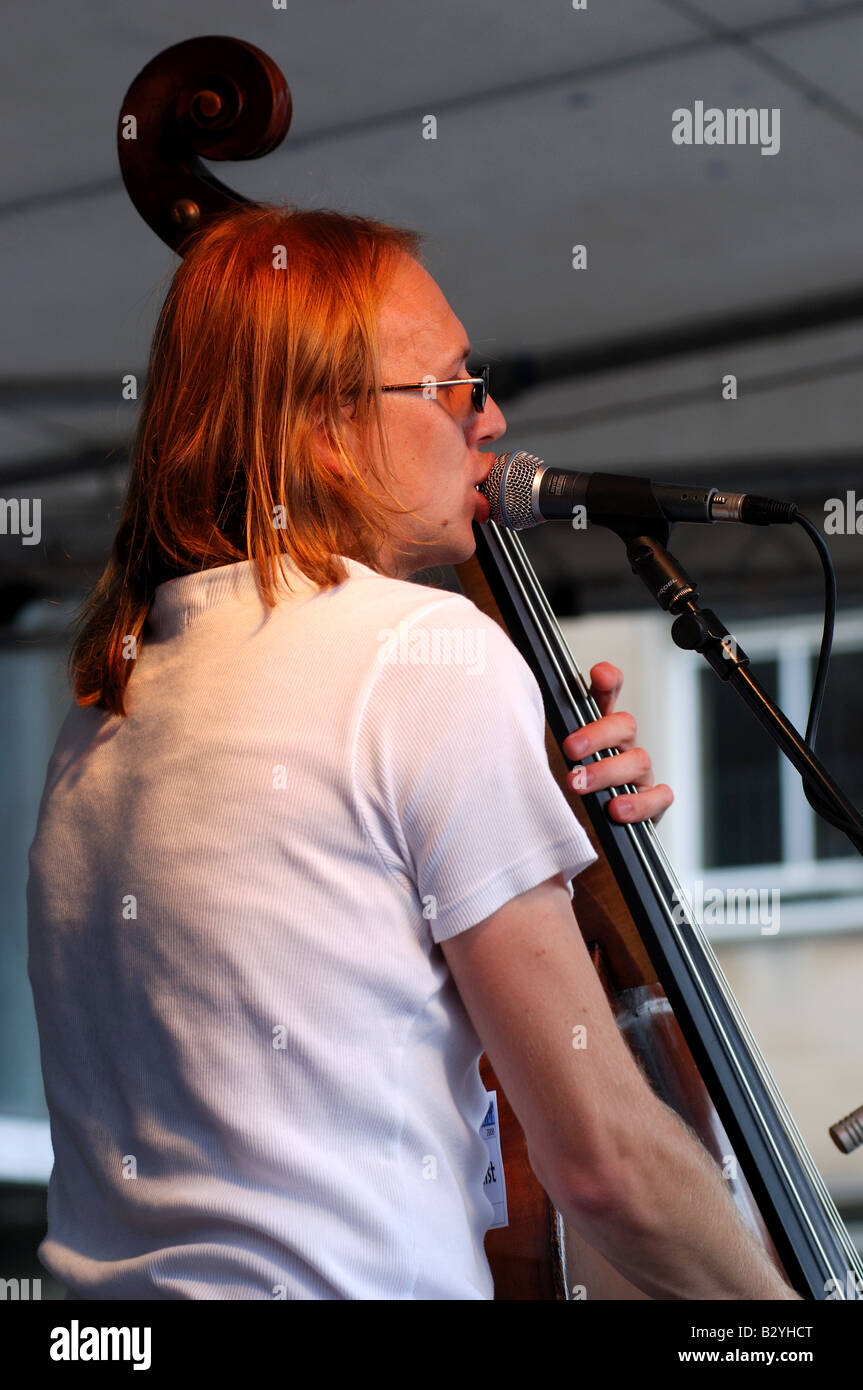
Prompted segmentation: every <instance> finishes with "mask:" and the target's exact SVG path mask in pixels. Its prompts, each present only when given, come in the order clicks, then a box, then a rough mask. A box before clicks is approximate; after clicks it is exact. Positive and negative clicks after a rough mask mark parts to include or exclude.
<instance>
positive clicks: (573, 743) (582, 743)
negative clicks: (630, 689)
mask: <svg viewBox="0 0 863 1390" xmlns="http://www.w3.org/2000/svg"><path fill="white" fill-rule="evenodd" d="M637 734H638V725H637V724H636V722H635V719H634V718H633V716H632V715H631V714H627V713H626V711H625V710H618V711H617V712H616V713H615V714H606V715H604V716H603V718H602V719H594V720H592V722H591V723H590V724H585V725H584V727H583V728H582V729H574V730H573V732H572V733H571V734H568V735H567V737H566V738H565V739H564V740H563V744H562V748H563V751H564V753H565V755H566V756H567V757H568V758H571V759H572V761H573V762H577V761H578V759H579V758H586V757H587V756H588V754H590V753H604V752H605V750H606V749H607V748H620V749H625V748H632V747H633V746H634V744H635V739H636V736H637Z"/></svg>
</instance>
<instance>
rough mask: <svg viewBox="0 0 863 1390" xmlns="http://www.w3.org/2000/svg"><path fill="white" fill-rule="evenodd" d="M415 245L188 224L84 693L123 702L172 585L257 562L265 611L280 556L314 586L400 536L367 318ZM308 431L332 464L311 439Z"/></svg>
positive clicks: (83, 650)
mask: <svg viewBox="0 0 863 1390" xmlns="http://www.w3.org/2000/svg"><path fill="white" fill-rule="evenodd" d="M419 247H420V237H419V236H418V235H417V233H415V232H412V231H409V230H407V229H406V228H402V227H392V226H389V225H387V224H385V223H381V222H376V221H373V220H371V219H370V218H364V217H351V216H346V215H343V214H341V213H338V212H333V211H330V210H328V209H313V210H305V211H303V210H297V209H292V208H290V207H285V206H276V205H272V204H264V205H261V204H256V205H253V206H241V207H239V208H238V209H237V210H235V211H231V212H229V213H227V214H226V215H224V216H222V217H219V218H218V219H217V220H216V221H214V222H213V223H211V224H209V225H208V226H207V227H206V228H204V229H203V230H202V231H201V232H200V233H199V234H198V236H197V237H196V239H195V241H194V243H193V244H192V246H191V248H190V249H189V250H188V251H187V254H186V256H185V258H184V259H183V261H182V263H181V264H180V266H179V267H178V269H177V271H176V273H175V275H174V277H173V280H172V282H171V286H170V288H169V291H168V294H167V296H166V299H165V303H164V305H163V308H162V311H161V314H160V316H159V321H158V324H157V327H156V331H155V334H154V337H153V344H152V349H151V353H150V363H149V369H148V375H147V383H146V387H145V390H144V393H143V398H142V402H141V410H140V415H139V418H138V424H137V429H136V432H135V438H134V443H133V446H132V457H131V471H130V476H129V482H128V489H127V494H126V500H125V506H124V509H123V514H122V517H121V520H120V523H119V527H118V530H117V535H116V537H115V540H114V543H113V546H112V549H111V553H110V557H109V559H108V562H107V564H106V566H105V569H104V572H103V573H102V575H101V577H100V579H99V580H98V582H97V583H96V584H95V586H94V587H93V589H92V591H91V592H90V594H89V595H88V596H87V597H86V598H85V600H84V602H83V604H82V605H81V610H80V612H79V614H78V615H77V617H76V618H75V620H74V622H73V629H74V635H73V644H72V647H71V650H70V653H69V662H68V670H69V676H70V680H71V681H72V685H73V690H74V694H75V698H76V700H77V702H78V704H79V705H85V706H86V705H97V706H99V707H100V708H102V709H105V710H107V711H110V712H111V713H113V714H117V715H125V714H126V713H127V709H126V700H125V694H126V686H127V684H128V681H129V678H130V674H131V672H132V670H133V669H134V660H133V659H130V658H132V657H134V656H137V655H138V654H139V653H140V648H141V644H142V635H143V629H144V625H145V622H146V618H147V613H148V611H149V608H150V604H151V602H152V600H153V596H154V593H155V589H156V587H157V585H159V584H161V583H163V582H165V581H166V580H168V579H173V578H176V577H178V576H179V575H182V574H189V573H192V572H195V571H200V570H203V569H209V568H212V567H213V566H216V565H229V564H233V563H236V562H237V561H241V560H253V561H254V562H255V564H256V567H257V575H258V584H259V591H260V593H261V597H262V599H263V600H264V601H265V602H266V603H267V604H268V605H269V606H270V607H273V606H274V605H275V603H276V602H277V593H276V583H277V578H278V580H280V581H283V582H284V583H285V584H286V586H287V587H290V586H289V585H288V582H287V578H286V576H285V574H284V570H283V568H282V564H281V561H280V556H281V555H282V554H285V553H286V554H287V555H288V556H289V557H290V559H291V560H292V561H293V562H294V563H295V565H296V566H297V567H298V568H299V569H300V570H301V571H302V572H303V573H304V574H305V575H306V576H307V577H308V578H309V579H310V580H311V581H312V582H314V583H315V584H318V585H320V586H321V587H324V588H326V587H330V586H332V585H335V584H339V583H341V582H342V581H343V580H344V579H346V578H347V567H346V566H345V564H344V562H343V560H341V559H340V558H339V557H340V556H341V555H349V556H351V557H352V558H354V559H356V560H358V561H360V562H361V563H363V564H367V565H369V567H370V568H373V569H378V568H379V559H378V557H379V552H380V548H381V546H382V544H383V542H384V541H385V540H389V541H390V543H392V542H393V538H394V537H395V544H396V547H398V540H399V538H400V537H399V531H398V526H397V524H395V523H394V521H393V516H394V515H395V514H397V513H398V514H401V515H405V514H406V513H407V509H406V508H403V507H402V508H399V507H397V506H395V507H394V506H392V505H391V503H390V502H388V501H387V500H386V498H385V497H384V496H382V495H381V493H382V492H383V493H385V494H386V496H387V497H389V498H390V499H392V493H391V492H390V491H389V489H388V487H387V476H388V470H389V459H388V453H387V449H386V441H385V437H384V431H383V424H382V418H381V411H380V392H379V388H380V386H381V377H380V351H379V343H378V333H377V321H378V313H379V309H380V304H381V299H382V297H383V294H384V292H385V289H386V287H387V285H388V283H389V280H390V277H391V275H392V272H393V270H394V269H395V266H396V264H397V262H398V259H399V257H400V256H401V255H409V256H413V257H414V258H416V259H419ZM346 408H347V409H346ZM321 426H322V427H323V430H324V432H325V438H326V441H327V443H328V444H329V447H330V449H331V450H332V454H333V456H334V457H335V458H336V459H337V460H338V461H339V465H340V466H339V468H338V470H336V469H334V468H332V467H331V466H329V465H328V463H327V462H326V460H325V459H324V458H322V457H321V452H320V450H319V449H317V448H315V447H313V441H314V439H315V432H316V428H320V427H321ZM351 427H353V428H351ZM349 429H350V434H349V433H348V430H349ZM373 440H374V444H373V442H372V441H373ZM375 484H377V485H378V486H377V487H376V486H375ZM411 515H412V513H411Z"/></svg>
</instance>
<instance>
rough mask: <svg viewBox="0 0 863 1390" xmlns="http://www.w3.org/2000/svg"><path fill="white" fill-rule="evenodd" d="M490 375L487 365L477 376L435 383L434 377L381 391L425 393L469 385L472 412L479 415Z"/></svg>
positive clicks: (483, 406) (483, 405)
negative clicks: (446, 387)
mask: <svg viewBox="0 0 863 1390" xmlns="http://www.w3.org/2000/svg"><path fill="white" fill-rule="evenodd" d="M490 373H491V366H490V365H489V364H486V366H484V367H480V375H479V376H459V377H456V378H455V380H454V381H437V380H436V379H435V378H434V377H430V378H429V379H428V380H426V381H411V382H408V383H407V385H403V386H382V387H381V391H427V390H428V388H429V387H430V386H433V387H434V388H435V390H436V389H437V387H438V386H469V385H471V386H473V391H472V392H471V398H472V400H473V407H474V410H476V411H477V412H478V413H479V414H482V412H483V411H484V410H485V403H486V401H487V400H488V384H489V375H490Z"/></svg>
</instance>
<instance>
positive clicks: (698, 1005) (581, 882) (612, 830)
mask: <svg viewBox="0 0 863 1390" xmlns="http://www.w3.org/2000/svg"><path fill="white" fill-rule="evenodd" d="M291 114H292V102H291V96H290V91H289V89H288V86H287V83H286V82H285V79H284V77H283V75H282V73H281V72H280V70H279V68H278V67H277V66H276V64H275V63H274V62H273V61H272V59H271V58H270V57H268V55H267V54H265V53H263V52H262V51H261V50H260V49H258V48H256V47H254V46H253V45H252V44H249V43H245V42H243V41H241V40H238V39H233V38H228V37H223V36H205V37H201V38H196V39H189V40H186V41H185V42H183V43H179V44H175V45H173V46H172V47H170V48H168V49H166V50H164V51H163V52H162V53H160V54H158V55H157V56H156V57H155V58H154V59H153V60H152V61H151V62H150V63H148V64H147V65H146V67H144V68H143V69H142V71H141V72H140V73H139V74H138V76H137V77H136V78H135V79H134V81H133V82H132V84H131V86H130V88H129V90H128V92H127V93H126V96H125V98H124V100H123V104H122V107H121V111H120V117H119V123H118V152H119V159H120V167H121V171H122V175H123V179H124V182H125V185H126V188H127V191H128V193H129V196H130V198H131V199H132V202H133V203H134V204H135V206H136V208H137V209H138V211H139V212H140V214H141V216H142V217H143V218H144V220H145V221H146V222H147V223H148V225H149V226H150V227H151V228H152V229H153V231H155V232H156V234H157V235H158V236H159V237H160V238H161V239H162V240H163V241H164V242H166V243H167V245H169V246H170V247H172V249H173V250H175V251H176V252H177V253H178V254H179V255H181V256H182V255H183V253H184V248H186V247H188V245H189V244H190V243H191V240H192V239H193V238H194V236H195V234H196V233H197V232H198V231H199V230H200V229H201V228H202V227H203V226H204V225H206V224H207V223H208V222H209V221H210V220H212V219H213V218H216V217H218V216H219V215H220V214H221V213H224V212H225V211H227V210H229V209H230V208H231V207H233V206H236V205H237V204H241V203H246V202H248V201H250V200H248V199H246V198H244V197H243V196H242V195H240V194H238V193H236V192H234V191H233V190H232V189H230V188H228V187H227V185H225V184H224V183H222V182H220V181H219V180H218V179H217V178H216V177H215V176H214V175H213V174H212V173H211V171H210V170H209V169H208V168H207V167H206V164H205V163H204V161H205V160H206V161H219V160H245V159H255V158H259V157H261V156H263V155H266V154H268V153H269V152H270V151H272V150H273V149H275V148H276V146H277V145H279V143H280V142H281V141H282V140H283V139H284V137H285V135H286V134H287V131H288V129H289V127H290V122H291ZM474 532H475V537H476V553H475V555H474V556H473V557H472V558H471V559H470V560H468V561H466V562H465V563H464V564H461V565H458V566H456V567H455V574H456V577H457V580H458V583H459V585H460V587H461V589H462V592H463V593H464V594H465V596H466V597H467V598H469V599H470V600H472V601H473V602H474V603H475V604H476V605H477V607H479V608H480V609H481V610H482V611H483V612H485V613H487V614H488V615H489V616H490V617H492V618H493V619H494V620H495V621H497V622H498V623H500V624H501V626H502V627H503V628H504V629H505V631H507V632H508V634H509V636H510V638H511V639H512V641H513V642H514V643H515V645H516V646H517V647H518V649H519V650H520V652H521V654H522V656H523V657H524V658H525V660H526V661H527V663H528V665H529V666H530V667H531V669H532V671H533V673H534V676H535V677H536V679H537V682H538V684H539V687H540V690H541V691H542V696H543V701H544V705H545V713H546V745H547V751H548V756H549V762H550V766H551V768H552V771H553V772H554V775H555V777H556V779H557V781H558V783H559V785H560V787H561V790H562V792H563V794H564V795H565V796H566V797H567V799H568V801H569V803H570V805H571V807H572V809H573V812H574V814H575V815H576V816H577V817H578V819H579V821H580V822H581V823H582V825H583V826H584V828H585V830H586V831H587V834H588V835H589V837H590V839H591V841H592V843H593V846H594V849H595V850H596V851H597V854H598V859H597V861H596V863H594V864H593V865H591V866H590V867H589V868H588V869H586V870H584V871H583V872H582V873H581V874H579V875H578V876H577V878H576V879H575V892H574V898H573V910H574V912H575V916H576V920H577V923H578V927H579V929H580V930H581V932H582V933H583V935H584V937H585V940H586V942H587V945H588V948H589V951H590V955H591V959H592V961H593V964H594V966H595V968H596V969H597V971H598V972H599V974H600V978H601V980H602V983H603V986H604V988H605V991H606V994H607V997H608V999H609V1003H610V1005H611V1007H612V1010H613V1012H614V1014H615V1017H616V1019H617V1023H618V1026H619V1027H620V1029H621V1031H622V1033H623V1035H624V1037H625V1039H626V1041H627V1043H628V1044H629V1046H630V1048H631V1049H632V1052H633V1053H634V1055H635V1057H636V1058H637V1060H638V1062H639V1065H640V1066H641V1067H642V1069H643V1070H644V1072H645V1073H646V1075H647V1077H648V1079H649V1081H650V1083H651V1085H652V1086H653V1088H654V1090H655V1091H656V1093H657V1094H658V1095H659V1096H660V1098H661V1099H662V1100H663V1101H665V1102H666V1103H667V1104H668V1105H669V1106H671V1107H672V1108H673V1109H674V1110H675V1111H676V1112H677V1113H678V1114H679V1115H680V1116H681V1117H682V1119H683V1120H684V1121H685V1122H686V1123H687V1124H688V1125H689V1126H690V1128H691V1129H693V1130H694V1131H695V1132H696V1134H697V1135H698V1136H699V1138H700V1139H701V1141H702V1143H703V1144H704V1146H705V1147H706V1148H707V1150H708V1151H709V1152H710V1153H711V1154H712V1155H713V1157H714V1159H715V1160H716V1162H717V1164H718V1165H719V1166H720V1168H721V1171H722V1174H723V1176H724V1177H725V1178H726V1180H727V1181H728V1183H729V1186H730V1188H731V1191H732V1192H733V1195H734V1198H735V1201H736V1203H737V1206H738V1210H739V1211H740V1214H741V1217H742V1219H743V1220H744V1221H745V1222H746V1224H747V1225H748V1226H749V1227H750V1229H751V1230H752V1231H753V1232H754V1233H755V1234H756V1236H757V1237H758V1238H759V1239H760V1240H761V1242H762V1244H763V1246H764V1248H765V1250H766V1251H767V1252H768V1253H769V1255H770V1257H771V1258H772V1259H773V1260H774V1262H775V1263H776V1264H777V1266H778V1267H779V1268H780V1269H781V1270H783V1271H784V1273H785V1275H786V1277H787V1278H788V1280H789V1282H790V1283H791V1284H792V1285H793V1287H794V1288H795V1289H796V1290H797V1292H798V1293H799V1294H801V1295H802V1296H803V1297H804V1298H811V1299H826V1298H834V1299H857V1298H859V1297H860V1296H861V1294H860V1291H861V1290H863V1263H861V1260H860V1257H859V1255H858V1254H857V1252H856V1250H855V1248H854V1245H853V1244H852V1242H851V1239H850V1236H849V1234H848V1231H847V1230H846V1228H845V1226H844V1225H843V1223H842V1221H841V1219H840V1217H839V1214H838V1212H837V1210H836V1207H835V1205H834V1203H833V1201H832V1199H831V1197H830V1195H829V1193H828V1191H827V1188H826V1187H825V1184H824V1182H823V1179H822V1178H821V1176H820V1174H819V1173H818V1170H817V1169H816V1167H815V1164H814V1163H813V1161H812V1158H811V1156H810V1155H809V1153H808V1152H807V1150H806V1147H805V1145H804V1143H803V1140H802V1138H801V1136H800V1134H799V1132H798V1130H797V1128H796V1126H795V1124H794V1121H793V1119H792V1117H791V1115H790V1113H789V1111H788V1108H787V1106H786V1105H785V1103H784V1101H783V1099H782V1096H781V1095H780V1093H779V1091H778V1089H777V1087H776V1084H775V1082H774V1081H773V1078H772V1077H771V1075H770V1072H769V1070H768V1068H767V1066H766V1064H765V1062H764V1059H763V1057H762V1056H761V1053H760V1052H759V1050H758V1047H757V1045H756V1043H755V1040H754V1038H753V1037H752V1034H751V1032H750V1030H749V1028H748V1027H747V1025H746V1022H745V1020H744V1019H743V1017H742V1015H741V1012H740V1010H739V1008H738V1006H737V1004H736V1001H735V999H734V997H733V994H732V992H731V990H730V988H729V986H728V983H727V981H726V980H725V978H724V976H723V973H722V970H721V969H720V966H719V964H718V962H717V960H716V957H715V956H714V954H713V952H712V950H711V948H710V945H709V943H708V941H707V939H706V937H705V935H704V933H703V931H702V929H701V927H700V926H699V924H698V922H697V921H696V920H695V919H694V917H693V915H692V913H691V911H690V909H689V906H688V901H687V897H686V894H685V893H684V892H683V890H682V889H681V887H680V884H679V882H678V881H677V879H676V877H675V875H674V871H673V869H672V868H671V865H670V864H669V862H668V860H667V857H666V855H665V853H664V851H663V848H662V845H661V843H660V841H659V838H658V837H657V835H656V833H655V831H654V829H653V826H652V825H651V824H650V823H649V822H645V823H640V824H636V825H618V824H616V823H613V822H612V821H611V820H610V819H609V817H608V815H607V814H606V805H607V802H608V800H609V799H610V798H611V797H612V796H615V795H618V794H619V790H620V789H615V788H612V789H610V790H607V791H601V792H595V793H591V794H588V795H586V796H585V797H583V798H582V797H580V796H578V795H577V794H576V793H575V792H573V791H571V790H570V789H569V787H568V786H567V784H566V781H565V777H566V773H567V760H566V759H565V758H564V755H563V753H562V751H561V745H562V743H563V740H564V739H565V738H566V737H567V735H568V734H570V733H571V732H572V731H573V730H575V729H577V728H580V727H581V726H583V725H585V724H587V723H590V722H591V721H593V720H594V719H597V718H598V717H599V710H598V708H597V706H596V704H595V703H594V701H593V699H592V697H591V696H590V693H589V689H588V686H587V684H586V682H585V680H584V677H583V676H582V674H581V672H580V671H579V669H578V667H577V665H576V663H575V660H574V658H573V656H572V654H571V652H570V651H569V648H568V646H567V644H566V642H565V640H564V638H563V635H562V633H561V631H560V628H559V627H558V624H557V622H556V620H555V617H554V614H553V613H552V610H551V608H550V606H549V603H548V600H547V598H546V596H545V594H544V593H543V590H542V588H541V586H540V584H539V582H538V580H537V577H536V575H535V573H534V570H533V568H532V566H531V564H530V561H529V559H528V556H527V554H526V552H525V550H524V547H523V546H522V544H521V542H520V540H519V537H518V535H517V534H516V533H515V532H513V531H510V530H507V529H505V528H502V527H499V526H497V525H496V524H495V523H494V522H493V521H490V522H488V523H487V524H485V525H483V526H480V525H479V524H477V523H474ZM614 751H615V750H608V752H606V753H604V754H599V755H595V756H599V757H602V756H612V755H613V753H614ZM481 1075H482V1077H483V1080H484V1082H485V1085H486V1089H487V1090H490V1091H491V1090H496V1091H497V1093H498V1120H499V1127H500V1141H501V1146H502V1153H503V1166H504V1173H505V1179H506V1186H507V1197H508V1211H509V1224H508V1225H507V1226H502V1227H499V1228H496V1229H492V1230H490V1231H489V1232H488V1235H487V1237H486V1251H487V1254H488V1258H489V1263H490V1266H491V1269H492V1274H493V1277H494V1286H495V1298H497V1299H560V1300H570V1299H578V1298H584V1297H587V1298H590V1299H644V1298H646V1297H647V1296H646V1295H645V1294H643V1293H642V1292H641V1291H640V1290H638V1289H637V1288H635V1287H634V1286H633V1285H632V1284H630V1283H629V1282H628V1281H627V1280H626V1279H625V1278H623V1276H622V1275H621V1274H620V1273H619V1272H618V1271H617V1270H616V1269H615V1268H614V1267H613V1266H611V1265H610V1264H609V1263H608V1262H607V1261H606V1260H604V1259H603V1258H602V1257H601V1256H599V1255H598V1253H597V1252H595V1251H594V1250H592V1249H591V1248H590V1247H589V1246H588V1245H587V1244H586V1243H585V1241H584V1240H583V1239H581V1237H580V1236H579V1235H578V1233H577V1232H575V1231H573V1230H572V1229H570V1228H569V1227H568V1226H567V1224H566V1222H565V1221H564V1219H563V1217H562V1215H561V1214H560V1213H559V1212H558V1211H556V1210H555V1209H554V1207H553V1205H552V1203H551V1202H550V1200H549V1198H548V1197H547V1196H546V1194H545V1192H544V1190H543V1189H542V1188H541V1186H540V1185H539V1183H538V1182H537V1180H536V1178H535V1177H534V1175H533V1172H532V1170H531V1168H530V1164H529V1162H528V1158H527V1145H526V1141H525V1137H524V1134H523V1132H522V1130H521V1128H520V1126H519V1123H518V1120H517V1118H516V1116H515V1115H514V1114H513V1112H512V1110H511V1108H510V1106H509V1105H508V1103H507V1100H506V1097H505V1095H504V1094H503V1092H502V1088H501V1087H500V1085H499V1083H498V1082H497V1079H496V1077H495V1076H494V1072H493V1070H492V1068H491V1066H490V1065H489V1063H488V1060H487V1058H483V1060H482V1063H481Z"/></svg>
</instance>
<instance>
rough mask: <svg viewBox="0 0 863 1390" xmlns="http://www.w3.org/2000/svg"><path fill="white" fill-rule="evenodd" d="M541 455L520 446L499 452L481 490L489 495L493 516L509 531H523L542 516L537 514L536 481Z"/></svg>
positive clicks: (540, 464) (480, 486)
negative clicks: (534, 489)
mask: <svg viewBox="0 0 863 1390" xmlns="http://www.w3.org/2000/svg"><path fill="white" fill-rule="evenodd" d="M541 467H542V459H538V458H536V456H535V455H534V454H528V453H526V452H525V451H524V450H523V449H518V450H516V451H515V452H514V453H511V454H498V456H497V458H496V459H495V461H494V463H493V464H492V467H491V472H490V473H489V475H488V477H487V478H486V480H485V482H484V483H480V485H479V491H480V492H481V493H482V495H483V497H487V498H488V505H489V513H490V516H491V520H492V521H494V522H496V523H497V525H498V526H506V527H507V528H508V529H509V530H510V531H524V530H526V529H527V527H528V526H538V525H539V522H540V521H542V519H543V518H542V517H537V516H535V515H534V510H533V502H532V498H533V484H534V480H535V478H536V470H537V468H541Z"/></svg>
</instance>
